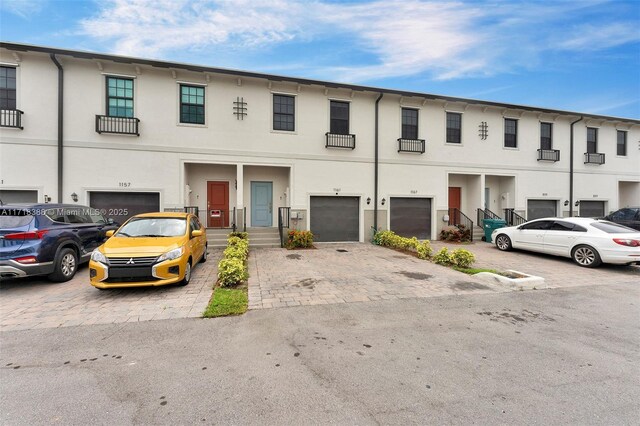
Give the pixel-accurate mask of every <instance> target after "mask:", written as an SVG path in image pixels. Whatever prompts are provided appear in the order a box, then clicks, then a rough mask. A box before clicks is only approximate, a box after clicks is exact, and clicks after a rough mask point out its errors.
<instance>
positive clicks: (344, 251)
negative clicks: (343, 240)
mask: <svg viewBox="0 0 640 426" xmlns="http://www.w3.org/2000/svg"><path fill="white" fill-rule="evenodd" d="M336 251H337V252H340V253H349V251H348V250H345V249H337V250H336Z"/></svg>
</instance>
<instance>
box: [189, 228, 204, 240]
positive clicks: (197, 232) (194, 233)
mask: <svg viewBox="0 0 640 426" xmlns="http://www.w3.org/2000/svg"><path fill="white" fill-rule="evenodd" d="M201 236H202V231H201V230H199V229H196V230H194V231H191V238H193V237H201Z"/></svg>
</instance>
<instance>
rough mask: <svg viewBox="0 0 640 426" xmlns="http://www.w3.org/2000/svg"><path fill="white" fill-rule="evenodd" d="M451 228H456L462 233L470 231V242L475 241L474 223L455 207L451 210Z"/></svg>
mask: <svg viewBox="0 0 640 426" xmlns="http://www.w3.org/2000/svg"><path fill="white" fill-rule="evenodd" d="M449 226H455V227H457V228H458V229H459V230H461V231H467V230H468V231H469V241H473V221H472V220H471V219H470V218H469V217H468V216H467V215H465V214H464V213H462V212H461V211H460V209H457V208H455V207H452V208H450V209H449Z"/></svg>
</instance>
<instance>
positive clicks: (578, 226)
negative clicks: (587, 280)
mask: <svg viewBox="0 0 640 426" xmlns="http://www.w3.org/2000/svg"><path fill="white" fill-rule="evenodd" d="M491 240H492V241H495V243H496V247H497V248H498V249H499V250H502V251H507V250H511V249H512V248H516V249H522V250H530V251H536V252H540V253H548V254H555V255H558V256H564V257H570V258H572V259H573V260H574V261H575V262H576V263H577V264H578V265H580V266H585V267H587V268H593V267H596V266H598V265H600V264H601V263H603V262H604V263H615V264H619V265H625V264H626V265H631V264H634V263H635V264H640V232H638V231H636V230H635V229H631V228H627V227H626V226H622V225H618V224H616V223H613V222H608V221H606V220H598V219H590V218H583V217H572V218H569V217H565V218H553V217H550V218H543V219H536V220H532V221H530V222H526V223H524V224H522V225H520V226H510V227H508V228H499V229H496V230H495V231H493V233H492V234H491Z"/></svg>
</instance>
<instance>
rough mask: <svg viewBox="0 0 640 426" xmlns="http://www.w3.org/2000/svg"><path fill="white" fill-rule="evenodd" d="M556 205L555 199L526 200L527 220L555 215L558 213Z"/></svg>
mask: <svg viewBox="0 0 640 426" xmlns="http://www.w3.org/2000/svg"><path fill="white" fill-rule="evenodd" d="M557 205H558V203H557V202H556V201H555V200H528V201H527V220H533V219H540V218H542V217H556V216H557V215H558V211H557Z"/></svg>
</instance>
